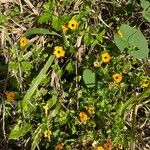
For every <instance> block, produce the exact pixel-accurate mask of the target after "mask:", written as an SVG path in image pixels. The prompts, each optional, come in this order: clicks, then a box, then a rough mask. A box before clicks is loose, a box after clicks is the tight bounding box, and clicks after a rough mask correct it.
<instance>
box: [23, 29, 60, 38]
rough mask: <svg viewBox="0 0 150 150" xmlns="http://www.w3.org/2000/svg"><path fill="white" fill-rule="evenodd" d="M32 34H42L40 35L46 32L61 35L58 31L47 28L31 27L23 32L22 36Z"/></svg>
mask: <svg viewBox="0 0 150 150" xmlns="http://www.w3.org/2000/svg"><path fill="white" fill-rule="evenodd" d="M34 34H42V35H45V34H48V35H56V36H60V37H61V35H59V34H58V33H56V32H54V31H52V32H50V31H49V30H48V29H43V28H31V29H29V30H27V31H26V32H25V33H24V36H26V37H28V36H30V35H34Z"/></svg>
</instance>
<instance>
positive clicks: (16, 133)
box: [9, 123, 32, 140]
mask: <svg viewBox="0 0 150 150" xmlns="http://www.w3.org/2000/svg"><path fill="white" fill-rule="evenodd" d="M31 128H32V125H31V124H29V123H25V124H24V125H23V126H22V127H21V128H20V123H18V124H17V125H16V126H15V127H14V128H13V129H12V130H11V132H10V134H9V139H14V140H16V139H18V138H20V137H21V136H24V135H25V134H26V133H27V132H29V131H30V130H31Z"/></svg>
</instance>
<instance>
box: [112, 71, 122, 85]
mask: <svg viewBox="0 0 150 150" xmlns="http://www.w3.org/2000/svg"><path fill="white" fill-rule="evenodd" d="M113 79H114V81H115V82H116V83H120V82H121V81H122V75H121V74H119V73H115V74H114V75H113Z"/></svg>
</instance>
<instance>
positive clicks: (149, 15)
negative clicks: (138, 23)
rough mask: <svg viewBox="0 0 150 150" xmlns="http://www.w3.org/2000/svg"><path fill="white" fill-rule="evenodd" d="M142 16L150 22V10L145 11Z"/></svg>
mask: <svg viewBox="0 0 150 150" xmlns="http://www.w3.org/2000/svg"><path fill="white" fill-rule="evenodd" d="M142 15H143V17H144V18H145V19H146V20H147V21H148V22H150V8H149V9H147V10H143V11H142Z"/></svg>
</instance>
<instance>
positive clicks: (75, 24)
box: [68, 19, 78, 30]
mask: <svg viewBox="0 0 150 150" xmlns="http://www.w3.org/2000/svg"><path fill="white" fill-rule="evenodd" d="M68 27H69V28H70V29H71V30H75V29H77V27H78V22H77V20H75V19H72V20H70V21H69V22H68Z"/></svg>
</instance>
